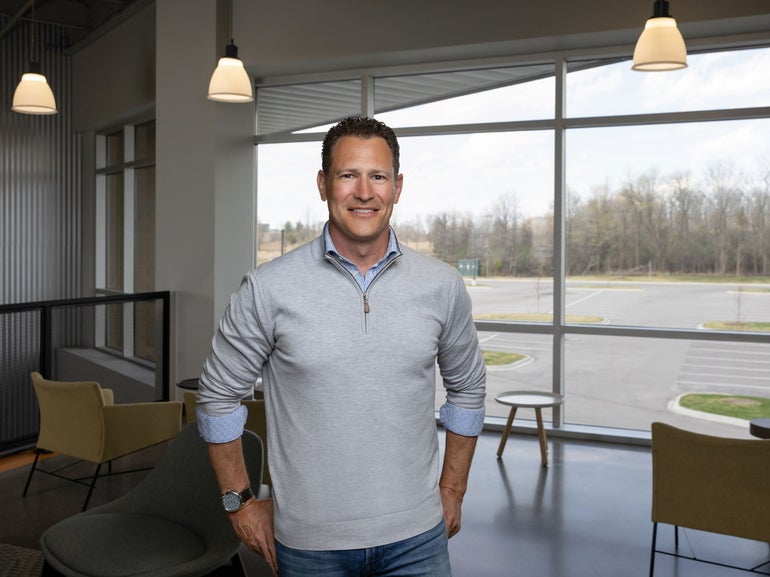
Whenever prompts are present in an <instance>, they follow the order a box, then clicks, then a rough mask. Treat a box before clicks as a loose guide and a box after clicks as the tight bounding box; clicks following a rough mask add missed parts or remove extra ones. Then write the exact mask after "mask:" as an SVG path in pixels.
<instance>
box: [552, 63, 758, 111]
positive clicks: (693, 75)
mask: <svg viewBox="0 0 770 577" xmlns="http://www.w3.org/2000/svg"><path fill="white" fill-rule="evenodd" d="M687 60H688V68H685V69H683V70H675V71H671V72H666V73H665V74H654V73H652V74H650V73H644V72H636V71H634V70H631V62H630V61H624V62H619V63H616V64H609V65H607V66H602V67H598V68H591V69H588V70H582V71H576V72H570V73H569V74H568V75H567V90H566V91H567V114H568V116H570V117H582V116H614V115H622V114H647V113H656V112H683V111H693V110H708V109H733V108H745V107H754V106H769V105H770V76H768V75H767V74H758V73H757V71H759V70H767V69H768V68H770V48H755V49H750V50H733V51H726V52H714V53H707V54H691V55H688V57H687Z"/></svg>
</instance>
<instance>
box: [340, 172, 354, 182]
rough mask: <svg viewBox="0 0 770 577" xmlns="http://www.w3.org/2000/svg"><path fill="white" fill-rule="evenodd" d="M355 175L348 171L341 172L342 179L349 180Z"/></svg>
mask: <svg viewBox="0 0 770 577" xmlns="http://www.w3.org/2000/svg"><path fill="white" fill-rule="evenodd" d="M353 176H354V175H353V174H350V173H346V174H340V178H341V179H342V180H349V179H351V178H353Z"/></svg>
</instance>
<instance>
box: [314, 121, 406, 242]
mask: <svg viewBox="0 0 770 577" xmlns="http://www.w3.org/2000/svg"><path fill="white" fill-rule="evenodd" d="M331 160H332V162H331V166H330V167H329V173H328V174H324V172H323V171H319V172H318V177H317V184H318V191H319V192H320V193H321V200H323V201H324V202H326V203H327V206H328V208H329V226H330V227H331V229H332V231H333V232H336V233H337V234H335V235H334V237H333V238H334V243H335V245H340V246H337V249H338V250H340V251H341V252H342V253H343V254H345V252H350V250H349V249H350V248H351V247H353V246H355V247H357V248H359V249H360V248H361V247H362V245H364V246H365V245H366V244H373V243H375V242H376V241H377V240H382V239H383V238H385V239H386V238H387V234H388V223H389V222H390V215H391V214H392V213H393V205H395V204H396V203H397V202H398V198H399V196H400V195H401V187H402V185H403V177H402V175H400V174H399V175H396V174H394V172H393V155H392V153H391V151H390V148H389V147H388V144H387V143H386V142H385V140H384V139H383V138H380V137H373V138H359V137H357V136H343V137H341V138H340V139H339V140H338V141H337V143H336V144H335V145H334V148H333V149H332V157H331ZM385 242H387V241H385ZM346 256H347V255H346Z"/></svg>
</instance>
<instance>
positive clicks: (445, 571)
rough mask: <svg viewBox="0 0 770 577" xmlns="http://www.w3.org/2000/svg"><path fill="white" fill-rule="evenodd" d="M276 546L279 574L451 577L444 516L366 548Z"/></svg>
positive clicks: (285, 576) (286, 576)
mask: <svg viewBox="0 0 770 577" xmlns="http://www.w3.org/2000/svg"><path fill="white" fill-rule="evenodd" d="M276 548H277V553H278V575H279V577H311V576H312V577H452V569H451V568H450V567H449V550H448V548H447V536H446V529H445V528H444V521H443V520H442V521H441V522H440V523H439V524H438V525H436V526H435V527H434V528H433V529H431V530H430V531H426V532H425V533H422V534H420V535H416V536H414V537H410V538H409V539H404V540H403V541H397V542H395V543H390V544H389V545H380V546H378V547H369V548H367V549H350V550H338V551H306V550H303V549H292V548H290V547H286V546H284V545H281V543H276Z"/></svg>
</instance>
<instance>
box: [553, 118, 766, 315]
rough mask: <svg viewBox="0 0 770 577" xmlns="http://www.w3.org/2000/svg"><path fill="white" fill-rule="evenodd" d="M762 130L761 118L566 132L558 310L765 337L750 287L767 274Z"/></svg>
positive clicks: (758, 296) (760, 288) (760, 301)
mask: <svg viewBox="0 0 770 577" xmlns="http://www.w3.org/2000/svg"><path fill="white" fill-rule="evenodd" d="M768 130H770V120H745V121H733V122H710V123H693V124H682V125H666V126H646V127H622V128H600V129H586V130H573V131H570V132H569V133H568V138H567V142H568V155H567V186H568V191H569V193H568V209H567V217H568V230H567V272H568V275H570V277H571V278H572V280H573V281H574V283H573V284H572V285H571V288H572V290H573V294H572V298H574V299H575V301H576V302H575V303H574V304H572V305H570V306H571V308H570V309H569V311H568V312H573V313H577V312H580V313H581V314H593V315H598V316H600V317H602V319H603V321H602V322H607V323H611V324H619V325H642V326H662V327H677V328H697V327H700V326H701V325H704V324H705V326H713V325H709V324H708V323H729V322H737V323H745V324H744V325H734V326H735V327H736V328H740V329H741V330H767V328H762V325H757V324H756V323H762V322H765V323H766V322H767V321H768V320H770V319H769V318H768V316H769V315H768V311H770V308H768V302H765V301H767V295H768V291H767V285H761V284H757V283H760V282H762V281H766V280H767V278H766V277H767V275H768V274H770V258H769V257H770V221H768V219H767V214H768V207H770V187H769V186H768V182H770V178H769V176H770V169H768V166H767V164H766V157H765V156H763V154H766V146H765V144H764V142H765V140H766V134H767V133H768ZM619 142H623V143H625V145H624V146H622V147H620V146H618V144H617V143H619ZM763 151H765V152H763ZM577 277H582V280H583V282H578V280H579V279H578V278H577ZM589 281H590V282H589ZM597 283H599V284H597ZM717 283H727V284H717ZM577 291H584V292H583V293H582V295H583V297H582V298H580V297H578V296H577ZM585 291H588V292H585ZM591 294H595V295H596V296H595V297H591V298H589V296H590V295H591ZM763 295H764V296H763ZM568 303H569V301H568ZM752 323H753V324H752Z"/></svg>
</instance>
